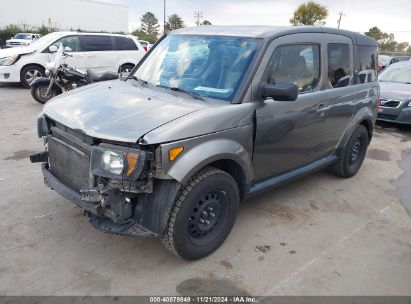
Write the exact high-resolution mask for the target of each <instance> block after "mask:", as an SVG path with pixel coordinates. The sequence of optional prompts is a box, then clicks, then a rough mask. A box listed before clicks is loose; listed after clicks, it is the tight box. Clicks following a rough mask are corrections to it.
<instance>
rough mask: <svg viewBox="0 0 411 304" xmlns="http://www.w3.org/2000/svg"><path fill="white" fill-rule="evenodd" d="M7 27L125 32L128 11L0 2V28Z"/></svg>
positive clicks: (50, 1) (77, 0)
mask: <svg viewBox="0 0 411 304" xmlns="http://www.w3.org/2000/svg"><path fill="white" fill-rule="evenodd" d="M9 24H16V25H20V26H23V25H27V26H28V27H40V26H42V25H43V24H44V25H46V26H52V27H55V28H58V29H60V30H71V29H72V30H77V29H81V30H85V31H107V32H128V7H126V6H122V5H118V4H111V3H105V2H100V1H93V0H10V1H1V6H0V27H4V26H6V25H9Z"/></svg>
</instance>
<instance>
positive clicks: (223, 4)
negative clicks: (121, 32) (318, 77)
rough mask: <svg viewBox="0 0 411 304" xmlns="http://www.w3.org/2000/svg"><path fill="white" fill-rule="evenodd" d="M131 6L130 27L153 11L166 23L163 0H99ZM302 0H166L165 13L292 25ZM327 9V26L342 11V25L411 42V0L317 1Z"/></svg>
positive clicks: (215, 20) (223, 22)
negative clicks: (374, 29)
mask: <svg viewBox="0 0 411 304" xmlns="http://www.w3.org/2000/svg"><path fill="white" fill-rule="evenodd" d="M100 1H105V2H111V3H117V4H123V5H126V6H128V7H129V27H130V30H134V29H135V28H137V27H138V26H139V25H140V18H141V16H142V15H143V14H144V13H145V12H147V11H150V12H153V13H154V14H155V15H156V17H157V18H158V19H159V23H160V24H162V22H163V1H164V0H100ZM304 2H306V1H303V0H201V1H200V0H166V15H167V16H169V15H172V14H174V13H175V14H178V15H180V16H181V17H182V18H183V19H184V21H185V24H186V25H188V26H193V25H195V19H194V13H195V12H196V11H200V12H202V15H203V19H202V20H204V19H207V20H209V21H211V23H212V24H218V25H232V24H245V25H289V19H290V18H291V16H292V14H293V12H294V10H295V9H296V8H297V7H298V6H299V5H300V4H302V3H304ZM316 2H318V3H320V4H322V5H325V6H326V7H327V8H328V18H327V20H326V26H329V27H337V21H338V18H339V12H341V11H343V14H344V15H343V16H342V20H341V28H342V29H346V30H351V31H355V32H366V31H367V30H368V29H369V28H371V27H373V26H378V27H379V28H380V29H381V30H382V31H384V32H389V33H393V34H394V35H395V39H396V41H398V42H403V41H408V42H410V44H411V19H410V12H411V0H373V1H370V0H365V1H364V0H363V1H361V0H316Z"/></svg>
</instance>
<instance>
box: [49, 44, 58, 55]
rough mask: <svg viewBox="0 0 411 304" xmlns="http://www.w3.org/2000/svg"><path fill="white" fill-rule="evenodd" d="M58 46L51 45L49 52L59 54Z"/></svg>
mask: <svg viewBox="0 0 411 304" xmlns="http://www.w3.org/2000/svg"><path fill="white" fill-rule="evenodd" d="M57 50H58V49H57V46H55V45H50V46H49V52H50V53H55V52H57Z"/></svg>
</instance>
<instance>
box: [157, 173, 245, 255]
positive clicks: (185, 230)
mask: <svg viewBox="0 0 411 304" xmlns="http://www.w3.org/2000/svg"><path fill="white" fill-rule="evenodd" d="M239 202H240V195H239V190H238V186H237V183H236V182H235V180H234V179H233V177H232V176H231V175H229V174H228V173H226V172H224V171H222V170H219V169H216V168H213V167H206V168H205V169H202V170H200V171H199V172H198V173H197V174H195V175H194V176H193V177H192V178H191V179H190V181H189V182H188V183H187V184H186V185H184V186H183V188H182V190H181V191H180V194H179V196H178V198H177V201H176V203H175V206H174V208H173V210H172V212H171V215H170V220H169V223H168V226H167V228H166V230H165V231H164V233H163V235H162V237H161V241H162V243H163V245H164V246H165V247H166V248H167V249H168V250H170V251H171V252H172V253H174V254H175V255H177V256H179V257H181V258H183V259H186V260H196V259H200V258H202V257H205V256H207V255H208V254H210V253H212V252H213V251H215V250H216V249H217V248H218V247H219V246H220V245H221V244H222V243H223V242H224V240H225V239H226V238H227V236H228V234H229V233H230V231H231V228H232V227H233V225H234V221H235V218H236V215H237V212H238V207H239Z"/></svg>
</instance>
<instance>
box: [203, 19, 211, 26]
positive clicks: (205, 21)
mask: <svg viewBox="0 0 411 304" xmlns="http://www.w3.org/2000/svg"><path fill="white" fill-rule="evenodd" d="M201 25H211V22H210V21H208V20H204V21H203V22H201Z"/></svg>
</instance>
